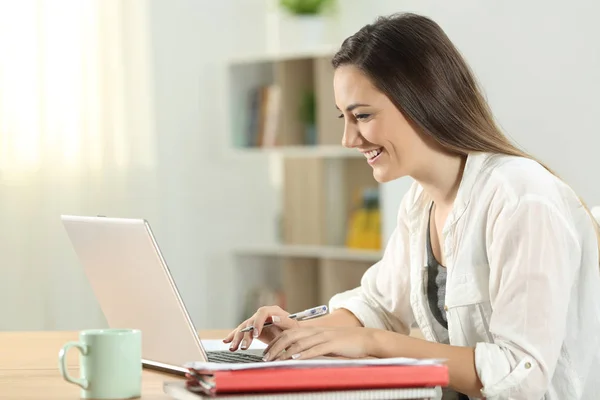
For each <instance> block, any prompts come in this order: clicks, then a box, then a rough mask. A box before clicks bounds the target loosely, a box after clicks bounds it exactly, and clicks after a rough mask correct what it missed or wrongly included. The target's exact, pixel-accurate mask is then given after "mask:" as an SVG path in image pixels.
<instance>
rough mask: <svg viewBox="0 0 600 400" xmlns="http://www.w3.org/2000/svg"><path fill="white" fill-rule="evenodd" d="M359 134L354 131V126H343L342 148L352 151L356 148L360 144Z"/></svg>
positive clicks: (356, 130)
mask: <svg viewBox="0 0 600 400" xmlns="http://www.w3.org/2000/svg"><path fill="white" fill-rule="evenodd" d="M360 138H361V136H360V132H359V131H358V129H356V126H354V125H352V124H345V125H344V136H342V146H344V147H346V148H349V149H352V148H355V147H358V145H359V144H360V142H361V140H360Z"/></svg>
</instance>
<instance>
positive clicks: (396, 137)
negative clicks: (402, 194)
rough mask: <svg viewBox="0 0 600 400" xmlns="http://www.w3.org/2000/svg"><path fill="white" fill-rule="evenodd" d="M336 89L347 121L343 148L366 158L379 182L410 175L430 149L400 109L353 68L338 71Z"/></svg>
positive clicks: (338, 102)
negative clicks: (352, 150)
mask: <svg viewBox="0 0 600 400" xmlns="http://www.w3.org/2000/svg"><path fill="white" fill-rule="evenodd" d="M333 86H334V92H335V102H336V106H337V107H338V109H339V110H341V112H342V114H341V115H340V117H343V118H344V122H345V123H344V136H343V138H342V145H343V146H345V147H348V148H355V149H357V150H358V151H360V152H362V153H363V154H364V155H365V157H366V158H367V162H368V163H369V164H370V165H371V167H372V168H373V176H374V177H375V179H376V180H377V181H378V182H382V183H383V182H388V181H391V180H394V179H397V178H400V177H402V176H406V175H411V174H412V172H413V171H414V169H415V168H416V167H417V164H419V163H420V161H422V160H420V155H424V152H426V147H427V146H426V145H425V143H424V141H423V139H422V138H421V136H420V135H419V134H418V133H417V132H416V131H415V130H414V129H413V128H412V126H411V125H410V124H409V123H408V121H407V120H406V119H405V118H404V116H403V115H402V113H401V112H400V111H399V110H398V108H396V106H395V105H394V104H393V103H392V102H391V101H390V99H389V98H388V97H387V96H386V95H385V94H383V93H382V92H381V91H379V90H378V89H377V88H375V86H373V84H372V83H371V81H370V80H369V78H367V76H366V75H364V74H363V73H362V72H361V71H360V70H359V69H358V68H356V67H354V66H352V65H342V66H340V67H338V68H337V69H336V70H335V75H334V79H333Z"/></svg>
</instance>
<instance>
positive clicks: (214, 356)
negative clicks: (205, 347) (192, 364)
mask: <svg viewBox="0 0 600 400" xmlns="http://www.w3.org/2000/svg"><path fill="white" fill-rule="evenodd" d="M206 355H207V356H208V361H209V362H214V363H253V362H262V357H261V356H259V355H258V354H252V353H239V352H235V353H233V352H230V351H208V352H207V353H206Z"/></svg>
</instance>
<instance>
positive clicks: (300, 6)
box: [279, 0, 333, 15]
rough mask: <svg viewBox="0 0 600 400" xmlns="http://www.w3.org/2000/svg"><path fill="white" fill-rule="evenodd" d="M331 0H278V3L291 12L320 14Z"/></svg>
mask: <svg viewBox="0 0 600 400" xmlns="http://www.w3.org/2000/svg"><path fill="white" fill-rule="evenodd" d="M331 3H333V0H279V4H280V5H281V6H282V7H283V8H285V9H287V10H288V11H289V12H291V13H292V14H298V15H316V14H321V13H322V12H323V11H324V10H325V9H326V8H327V6H329V5H331Z"/></svg>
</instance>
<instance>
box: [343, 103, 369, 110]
mask: <svg viewBox="0 0 600 400" xmlns="http://www.w3.org/2000/svg"><path fill="white" fill-rule="evenodd" d="M358 107H369V105H368V104H363V103H353V104H350V105H349V106H348V107H346V111H348V112H350V111H352V110H354V109H355V108H358ZM335 108H337V109H338V110H339V109H340V108H339V107H338V106H335Z"/></svg>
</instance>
